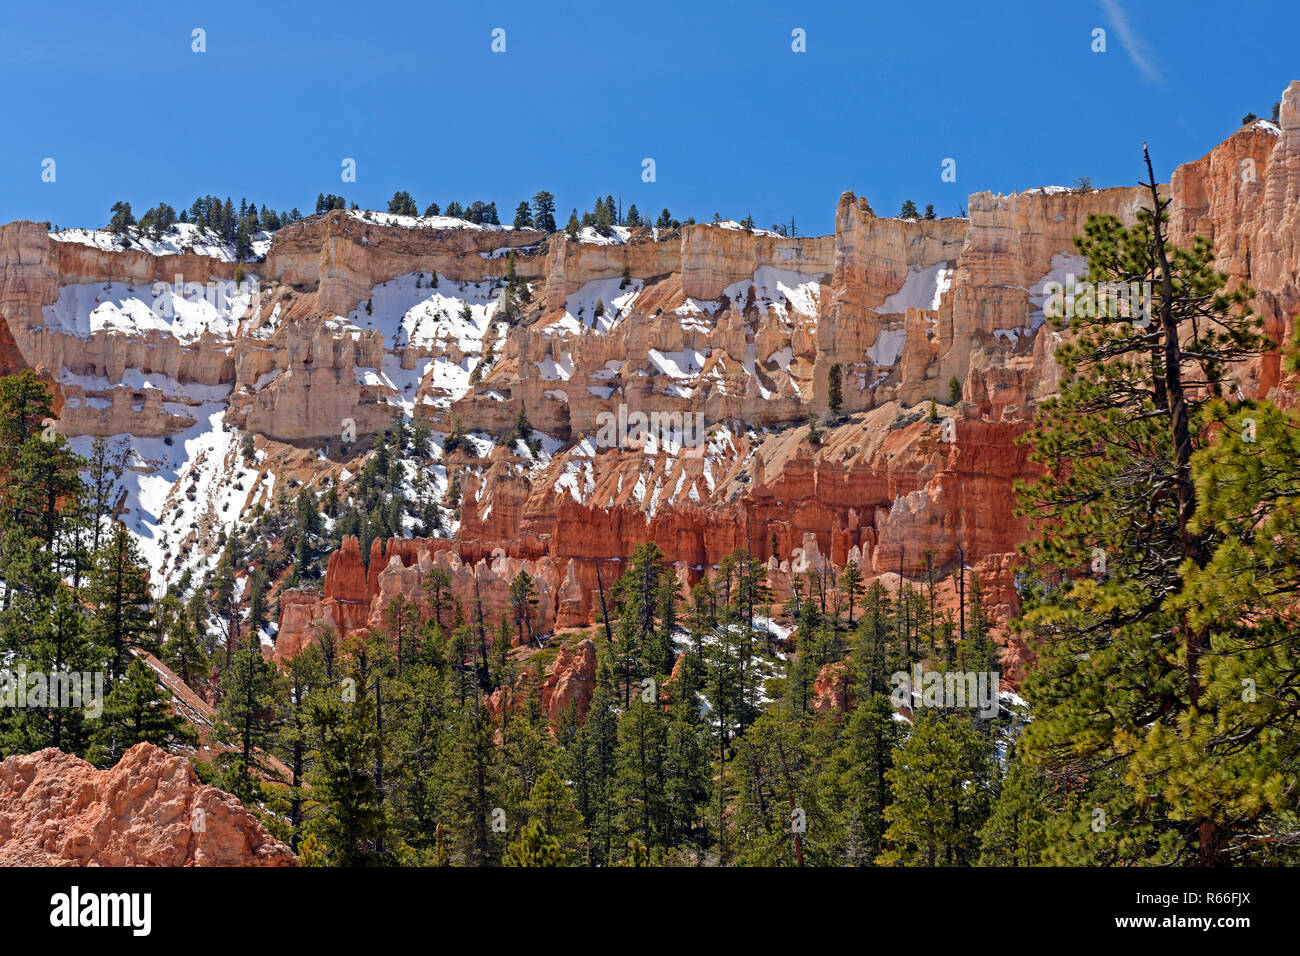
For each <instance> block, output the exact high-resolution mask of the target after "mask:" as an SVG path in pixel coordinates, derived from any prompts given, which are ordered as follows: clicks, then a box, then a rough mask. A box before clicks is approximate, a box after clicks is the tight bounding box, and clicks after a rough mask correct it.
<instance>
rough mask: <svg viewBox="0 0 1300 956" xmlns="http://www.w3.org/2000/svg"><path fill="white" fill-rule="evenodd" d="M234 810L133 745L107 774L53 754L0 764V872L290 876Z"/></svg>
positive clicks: (284, 861) (183, 767)
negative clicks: (120, 870) (116, 869)
mask: <svg viewBox="0 0 1300 956" xmlns="http://www.w3.org/2000/svg"><path fill="white" fill-rule="evenodd" d="M297 863H298V860H297V858H296V857H295V856H294V855H293V853H292V852H291V851H290V850H289V848H288V847H287V846H285V845H284V844H283V843H281V842H280V841H278V840H275V839H273V838H272V837H271V836H269V835H268V834H267V832H266V830H264V829H263V827H262V825H261V824H260V823H259V822H258V821H257V820H256V819H255V818H254V817H253V815H252V814H250V813H249V812H248V811H247V810H246V809H244V807H243V806H242V805H241V804H240V802H239V800H238V799H236V798H235V797H233V796H231V795H230V794H228V793H223V792H222V791H220V790H218V789H217V788H216V787H209V786H205V785H203V784H200V783H199V780H198V777H197V776H196V775H195V773H194V767H193V766H192V765H191V764H190V762H189V761H188V760H185V759H184V758H182V757H175V756H169V755H168V754H167V753H166V752H165V751H163V750H161V749H160V748H158V747H155V746H154V745H153V744H149V743H142V744H136V745H135V746H134V747H132V748H131V749H130V750H128V751H127V752H126V753H125V754H123V755H122V759H121V760H120V761H118V763H117V765H116V766H115V767H113V768H112V769H110V770H96V769H95V768H94V767H92V766H91V765H90V764H88V763H86V762H85V761H84V760H81V759H80V758H78V757H74V756H72V755H71V754H65V753H62V752H60V751H59V750H56V749H54V748H53V747H51V748H49V749H47V750H41V751H38V752H36V753H34V754H27V755H24V756H16V757H10V758H9V759H7V760H5V761H4V762H3V763H0V866H296V865H297Z"/></svg>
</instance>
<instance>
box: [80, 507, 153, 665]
mask: <svg viewBox="0 0 1300 956" xmlns="http://www.w3.org/2000/svg"><path fill="white" fill-rule="evenodd" d="M86 598H87V600H88V601H89V602H90V604H91V606H92V607H94V608H95V615H94V618H93V619H92V622H91V633H92V634H93V635H94V638H95V641H96V642H97V643H99V644H101V645H102V646H104V647H106V648H109V649H110V656H109V658H108V686H109V687H110V688H111V687H113V686H114V684H115V683H116V682H117V680H118V678H120V677H122V676H124V675H125V674H126V669H127V666H128V665H129V664H130V654H131V652H132V651H133V650H135V649H137V648H140V649H144V650H153V649H154V641H153V633H154V618H153V607H152V604H153V598H152V595H151V594H150V593H149V585H148V578H147V575H146V572H145V570H144V568H143V567H141V564H140V559H139V550H138V548H137V546H136V543H135V541H134V540H133V539H132V538H131V535H130V533H129V532H128V531H127V530H126V528H125V527H124V526H122V525H120V524H119V525H116V526H114V528H113V531H112V534H111V535H110V536H109V538H108V541H107V542H106V543H105V545H104V547H103V549H102V550H101V551H100V552H99V553H98V554H97V555H95V563H94V566H93V567H92V569H91V572H90V578H89V580H88V582H87V587H86Z"/></svg>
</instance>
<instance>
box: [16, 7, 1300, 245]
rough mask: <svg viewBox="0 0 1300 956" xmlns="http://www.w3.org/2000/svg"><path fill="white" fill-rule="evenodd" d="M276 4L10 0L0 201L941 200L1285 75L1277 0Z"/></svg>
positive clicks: (48, 212) (1111, 174)
mask: <svg viewBox="0 0 1300 956" xmlns="http://www.w3.org/2000/svg"><path fill="white" fill-rule="evenodd" d="M289 6H290V5H288V4H283V5H282V4H276V3H267V2H261V3H245V2H235V0H232V2H223V3H211V2H207V3H191V4H187V3H183V2H180V3H173V4H161V3H156V2H155V3H136V2H129V0H123V2H117V3H114V4H111V5H110V4H105V3H103V0H97V2H85V3H54V2H51V3H10V4H7V6H6V11H5V23H4V25H3V28H0V88H3V89H4V90H5V93H6V95H5V104H4V114H3V120H2V121H0V122H2V123H3V138H4V148H3V150H0V183H3V184H4V185H3V188H2V189H0V221H4V222H8V221H10V220H12V219H18V218H29V219H35V220H50V221H51V222H54V223H57V224H59V225H61V226H72V225H87V226H92V225H102V224H103V223H104V222H105V221H106V220H107V218H108V208H109V206H110V205H111V204H112V203H113V201H115V200H117V199H126V200H127V201H129V202H130V203H131V204H132V206H133V208H134V210H135V212H136V214H137V215H138V214H140V213H141V212H143V211H144V210H145V209H146V208H147V207H148V206H150V205H153V204H154V203H156V202H158V201H159V200H166V201H168V202H170V203H172V205H174V206H176V207H177V208H178V209H180V208H182V207H183V206H187V205H188V204H189V203H190V201H191V200H192V199H193V198H194V196H196V195H198V194H200V193H205V194H206V193H216V194H217V195H220V196H222V197H224V196H227V195H230V196H233V197H234V199H235V202H236V204H237V203H238V202H239V198H240V197H241V196H247V197H249V198H251V199H254V200H256V201H257V202H258V203H259V204H262V203H265V204H267V205H270V206H273V207H275V208H277V209H288V208H290V207H292V206H297V207H298V208H300V209H301V210H303V212H305V213H310V212H311V211H312V207H313V206H314V203H315V197H316V195H317V193H319V192H335V193H342V194H343V195H345V196H346V197H347V198H348V199H349V200H355V201H357V202H359V203H360V204H361V205H362V206H363V207H367V208H384V205H385V203H386V201H387V199H388V197H389V196H391V195H392V193H393V191H394V190H395V189H399V188H402V189H408V190H410V191H411V192H412V193H413V194H414V196H415V199H416V202H417V203H418V204H419V206H420V208H421V209H423V208H424V206H425V205H426V204H427V203H429V202H430V201H437V202H438V203H440V204H441V205H443V206H445V205H446V204H447V203H448V201H450V200H452V199H455V200H458V201H460V202H462V203H467V202H469V201H471V200H474V199H483V200H485V201H486V200H495V201H496V203H497V206H498V209H499V210H500V212H501V215H502V218H503V220H505V221H509V219H510V217H511V216H512V215H513V209H514V206H515V204H516V203H517V202H518V201H519V200H520V199H523V198H526V197H530V196H532V194H533V193H534V192H536V191H537V190H538V189H549V190H550V191H552V192H553V193H555V194H556V196H557V205H558V207H559V212H560V219H561V222H563V220H564V218H565V217H566V216H567V214H568V211H569V209H570V208H571V207H574V206H577V207H578V208H579V209H580V210H581V209H585V208H589V207H590V206H591V205H592V203H593V202H594V199H595V197H596V196H597V195H601V196H603V195H605V194H606V193H612V194H614V195H616V196H619V195H621V196H622V198H623V202H624V206H625V207H626V206H627V205H629V204H631V203H633V202H635V203H636V204H637V206H638V207H639V208H640V209H641V210H642V211H647V210H653V211H656V212H657V211H658V210H659V209H661V208H663V207H664V206H667V207H669V208H670V209H671V210H672V212H673V214H674V215H676V216H678V217H679V218H686V217H687V216H695V217H696V218H697V219H707V218H711V217H712V215H713V213H714V212H720V213H722V214H723V216H726V217H730V218H741V217H743V216H745V215H747V214H752V215H753V216H754V217H755V219H756V221H757V223H758V224H759V225H761V226H767V225H769V224H770V223H772V222H774V221H777V220H788V219H789V218H790V216H791V215H793V216H795V217H796V218H797V220H798V223H799V227H800V232H801V233H825V232H829V231H831V229H832V228H833V215H834V206H835V201H836V199H837V198H838V196H839V194H840V193H841V192H842V191H843V190H846V189H852V190H854V191H855V192H857V193H858V194H859V195H865V196H866V197H867V198H868V199H869V200H870V201H871V203H872V205H873V206H874V208H875V209H876V211H877V212H878V213H881V214H886V215H894V214H897V212H898V208H899V205H900V203H901V202H902V201H903V200H904V199H908V198H911V199H913V200H915V201H916V202H917V203H918V204H920V205H921V206H922V207H924V204H925V203H928V202H933V203H934V204H935V206H936V208H937V210H938V212H939V213H940V214H941V215H952V214H955V213H956V211H957V209H958V208H959V207H961V206H964V205H965V203H966V197H967V196H968V195H969V194H970V193H972V192H975V191H978V190H981V189H992V190H997V191H1002V192H1010V191H1012V190H1016V189H1023V188H1028V187H1031V186H1036V185H1045V184H1053V183H1060V184H1068V183H1069V182H1071V181H1072V180H1073V179H1075V178H1076V177H1078V176H1083V175H1086V176H1090V177H1091V178H1092V180H1093V182H1094V184H1095V185H1098V186H1112V185H1126V184H1130V183H1132V182H1134V181H1135V180H1136V179H1137V177H1138V175H1139V173H1140V169H1139V162H1140V152H1139V144H1140V142H1141V141H1142V140H1143V139H1146V140H1148V141H1149V142H1150V144H1151V148H1152V151H1153V155H1154V158H1155V160H1156V163H1157V174H1158V175H1159V176H1160V178H1161V179H1162V180H1167V179H1168V177H1169V173H1170V171H1171V169H1172V168H1173V166H1174V165H1175V164H1176V163H1178V162H1183V161H1187V160H1191V159H1195V158H1197V157H1199V156H1201V155H1203V154H1204V153H1205V152H1206V151H1208V150H1209V149H1210V148H1211V147H1212V146H1213V145H1214V144H1215V143H1217V142H1219V141H1220V140H1221V139H1223V138H1224V137H1225V136H1227V135H1228V134H1229V133H1230V132H1232V131H1233V130H1234V129H1235V128H1236V126H1237V124H1238V122H1239V120H1240V119H1241V117H1242V115H1243V114H1245V113H1246V112H1248V111H1253V112H1255V113H1258V114H1259V115H1261V116H1264V117H1267V116H1268V115H1269V113H1270V111H1271V110H1272V106H1273V103H1274V102H1275V101H1276V100H1277V99H1278V98H1279V96H1280V94H1281V92H1282V90H1283V88H1284V87H1285V86H1286V84H1287V83H1288V82H1289V81H1290V80H1292V79H1296V78H1300V61H1298V60H1297V58H1296V56H1295V47H1294V39H1295V37H1296V36H1297V35H1300V30H1297V27H1300V4H1298V3H1296V2H1295V0H1276V2H1270V0H1260V2H1255V0H1239V2H1233V3H1206V2H1196V3H1194V4H1193V3H1188V2H1187V0H1100V2H1099V0H1082V2H1072V3H1061V2H1053V0H1044V2H1040V3H1033V2H1005V3H998V2H980V3H975V2H972V0H954V2H946V0H942V2H938V0H926V2H910V3H907V2H904V3H899V2H894V0H891V2H888V3H879V2H875V0H852V2H828V3H808V4H805V3H796V2H788V3H774V2H763V0H748V2H743V3H732V2H728V3H713V2H702V0H687V2H676V0H671V2H670V0H655V2H652V3H635V4H633V3H624V2H613V0H605V2H590V3H588V2H582V3H577V2H574V3H566V2H563V0H554V2H547V3H540V2H536V0H532V2H526V3H515V2H503V3H493V4H483V3H479V2H475V0H468V2H467V0H460V2H457V3H454V4H446V3H441V2H427V0H426V2H420V3H409V4H407V3H393V4H384V3H380V2H369V3H357V2H347V3H339V2H332V0H321V2H318V3H314V4H293V5H292V9H282V7H289ZM1117 14H1118V16H1117ZM1117 19H1118V20H1120V21H1126V27H1125V26H1121V24H1120V23H1119V22H1116V21H1117ZM195 27H202V28H203V29H205V30H206V32H207V52H206V53H203V54H196V53H193V52H191V49H190V47H191V30H192V29H193V28H195ZM495 27H502V28H504V29H505V30H506V52H505V53H504V54H494V53H492V52H491V50H490V43H491V36H490V33H491V31H492V29H493V28H495ZM796 27H799V28H803V29H804V30H805V31H806V35H807V52H806V53H801V54H797V53H794V52H792V51H791V42H792V41H791V31H792V30H793V29H794V28H796ZM1095 27H1102V28H1105V29H1106V31H1107V38H1106V39H1107V52H1105V53H1093V52H1091V50H1090V44H1091V42H1092V37H1091V31H1092V30H1093V28H1095ZM1125 40H1127V41H1128V43H1127V46H1128V47H1130V48H1131V49H1132V51H1133V52H1132V54H1131V53H1130V52H1129V50H1128V49H1126V43H1125ZM647 156H648V157H653V158H654V159H655V161H656V164H657V182H655V183H652V184H647V183H643V182H642V181H641V160H642V158H643V157H647ZM45 157H52V158H54V159H55V161H56V162H57V181H56V182H54V183H43V182H42V181H41V162H42V160H43V159H44V158H45ZM344 157H353V158H355V159H356V160H357V169H358V176H357V182H355V183H343V182H341V181H340V179H339V172H340V165H339V164H340V162H341V160H342V159H343V158H344ZM945 157H952V158H954V159H956V160H957V182H956V183H944V182H941V181H940V175H939V174H940V164H941V162H942V160H943V159H944V158H945Z"/></svg>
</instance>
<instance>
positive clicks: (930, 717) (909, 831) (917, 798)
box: [880, 711, 994, 866]
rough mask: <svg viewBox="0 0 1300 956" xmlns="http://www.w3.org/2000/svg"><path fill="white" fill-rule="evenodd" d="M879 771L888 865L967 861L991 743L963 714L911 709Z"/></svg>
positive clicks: (984, 805) (990, 773) (987, 778)
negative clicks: (907, 729) (885, 792)
mask: <svg viewBox="0 0 1300 956" xmlns="http://www.w3.org/2000/svg"><path fill="white" fill-rule="evenodd" d="M917 713H918V714H919V716H918V717H917V718H916V719H915V721H914V723H913V726H912V733H911V736H909V737H908V739H907V742H906V743H904V744H903V746H902V747H901V748H900V749H899V750H898V752H897V753H896V754H895V756H894V765H893V766H892V767H891V768H890V769H888V770H887V771H886V772H885V779H886V780H887V781H888V782H889V791H890V798H891V799H890V803H889V805H888V806H887V807H886V808H885V812H884V815H885V821H886V822H887V823H888V825H889V826H888V829H887V830H886V831H885V839H886V840H887V841H888V848H887V849H886V850H885V852H883V853H882V854H881V856H880V862H881V863H882V864H885V865H888V866H899V865H901V866H937V865H940V864H943V865H948V866H952V865H968V864H970V863H971V862H972V861H973V859H974V855H975V853H976V852H977V847H978V843H977V837H978V834H979V830H980V827H981V826H983V824H984V821H985V819H986V818H987V816H988V812H989V805H990V802H991V799H992V797H993V792H992V786H993V779H994V770H993V751H992V746H991V744H990V741H989V739H988V738H987V737H985V736H984V735H983V734H981V733H980V732H979V731H977V730H976V729H975V728H974V726H973V724H972V722H971V719H970V717H969V715H966V714H943V713H934V712H925V713H922V712H920V711H918V712H917Z"/></svg>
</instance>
